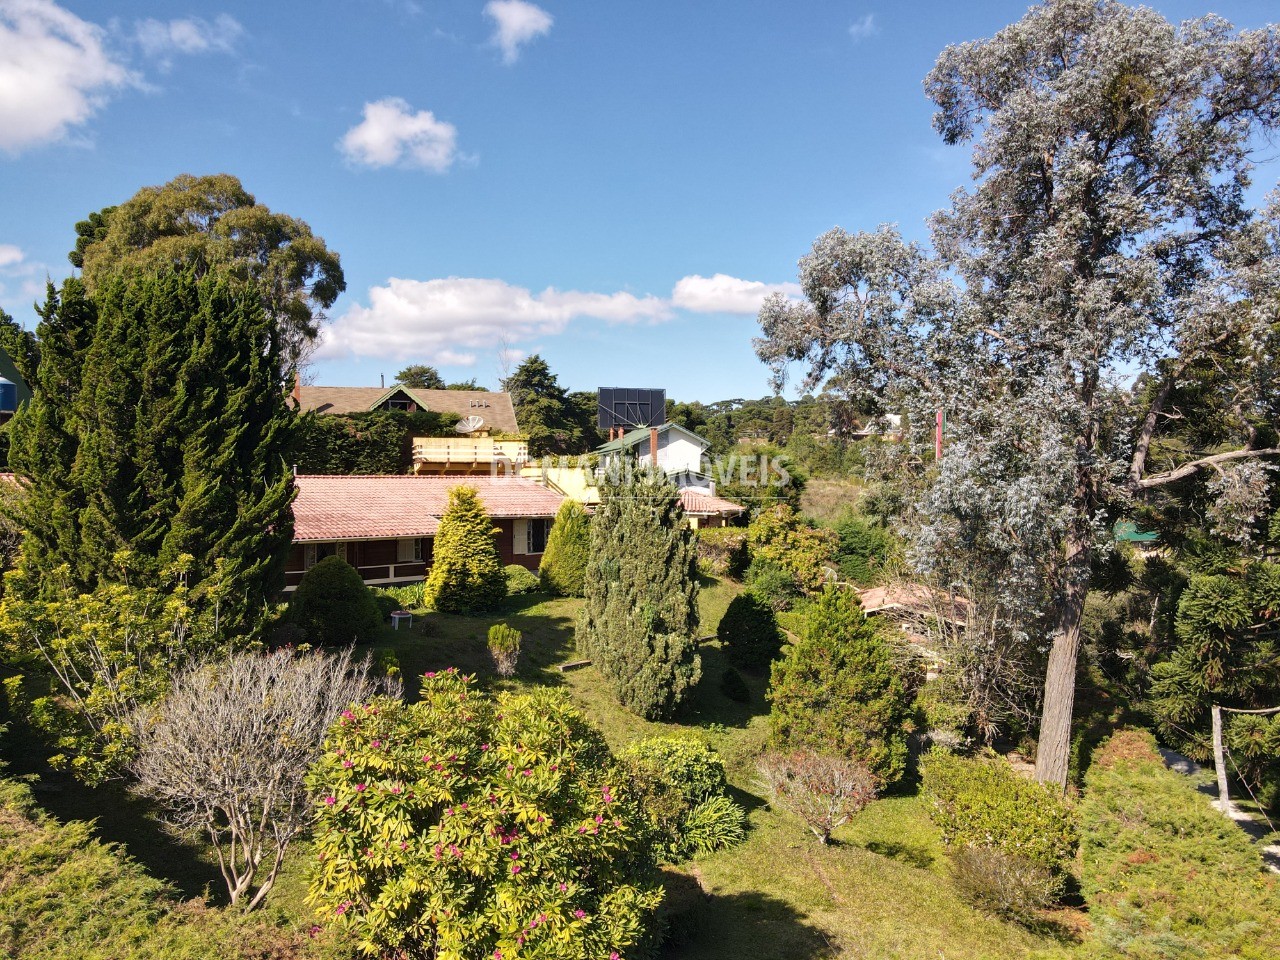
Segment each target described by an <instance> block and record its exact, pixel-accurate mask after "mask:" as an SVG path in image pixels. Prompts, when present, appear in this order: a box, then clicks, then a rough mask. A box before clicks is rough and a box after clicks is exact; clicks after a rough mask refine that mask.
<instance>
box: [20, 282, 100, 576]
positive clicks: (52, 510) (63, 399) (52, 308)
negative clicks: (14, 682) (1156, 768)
mask: <svg viewBox="0 0 1280 960" xmlns="http://www.w3.org/2000/svg"><path fill="white" fill-rule="evenodd" d="M39 314H40V322H39V324H38V325H37V327H36V338H35V343H32V342H30V340H25V338H20V336H19V335H18V334H17V333H15V330H16V324H13V325H12V328H11V329H7V330H6V333H7V334H12V336H7V337H6V343H5V346H6V347H9V346H10V345H11V344H12V345H15V346H17V345H21V346H23V349H21V350H19V351H17V352H11V354H10V355H11V356H12V357H13V360H14V363H15V364H16V365H17V366H18V369H19V371H20V372H21V373H22V375H23V377H24V378H25V379H26V380H27V384H28V386H30V387H31V394H32V395H31V400H30V402H28V403H26V404H25V405H24V406H23V407H22V409H21V410H19V411H18V413H17V414H16V415H15V416H14V418H13V420H12V421H10V427H9V466H10V469H12V470H13V471H14V473H16V474H17V475H18V476H19V477H20V478H22V479H23V480H24V481H25V482H26V484H27V496H26V498H25V500H24V501H23V502H22V507H21V514H20V516H17V517H15V518H14V519H16V520H17V521H18V522H19V524H20V525H21V526H22V528H23V529H24V530H25V531H26V536H25V538H24V539H23V549H22V560H21V565H22V567H23V568H24V569H26V570H27V571H28V572H29V573H30V574H33V575H34V579H36V580H37V581H38V582H49V581H50V580H51V578H52V574H53V572H54V571H55V570H57V569H58V568H59V567H62V566H64V565H65V566H67V567H68V568H69V569H70V571H71V576H72V579H73V581H75V582H78V583H83V582H84V581H85V580H86V579H87V571H86V569H85V565H84V555H83V552H82V551H81V549H80V515H81V512H82V511H83V509H84V493H83V491H82V490H81V488H80V487H79V485H78V484H75V483H73V482H72V480H71V472H72V467H73V465H74V463H75V460H76V455H77V453H78V452H79V449H80V429H79V424H78V422H77V420H76V411H75V410H74V404H75V399H76V397H77V396H78V395H79V393H80V383H81V375H82V372H83V368H84V356H85V353H86V352H87V350H88V347H89V342H90V340H91V338H92V336H93V330H94V327H95V326H96V324H97V318H98V313H97V309H96V307H95V306H94V305H93V303H92V302H91V301H90V300H89V298H88V296H87V295H86V294H85V289H84V285H83V284H82V283H81V282H80V281H79V280H78V279H76V278H74V277H72V278H70V279H68V280H66V281H64V282H63V284H62V288H61V290H58V289H55V288H54V286H53V284H49V285H48V288H47V293H46V296H45V303H44V305H43V306H42V307H40V308H39Z"/></svg>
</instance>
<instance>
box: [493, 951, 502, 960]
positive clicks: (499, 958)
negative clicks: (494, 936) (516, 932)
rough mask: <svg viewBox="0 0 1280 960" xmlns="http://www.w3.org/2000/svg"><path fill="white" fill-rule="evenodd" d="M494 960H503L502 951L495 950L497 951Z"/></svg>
mask: <svg viewBox="0 0 1280 960" xmlns="http://www.w3.org/2000/svg"><path fill="white" fill-rule="evenodd" d="M493 960H502V951H501V950H495V951H493Z"/></svg>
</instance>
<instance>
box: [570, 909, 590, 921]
mask: <svg viewBox="0 0 1280 960" xmlns="http://www.w3.org/2000/svg"><path fill="white" fill-rule="evenodd" d="M573 915H574V916H575V917H577V918H578V919H579V920H581V919H582V918H583V917H585V916H586V915H587V913H586V911H585V910H583V909H582V908H578V909H577V910H575V911H573Z"/></svg>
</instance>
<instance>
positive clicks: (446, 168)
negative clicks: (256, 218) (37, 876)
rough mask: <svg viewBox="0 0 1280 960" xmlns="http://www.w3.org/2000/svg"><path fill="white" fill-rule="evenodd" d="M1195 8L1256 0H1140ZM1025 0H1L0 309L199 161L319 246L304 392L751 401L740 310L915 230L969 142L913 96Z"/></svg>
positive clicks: (1222, 9) (760, 372)
mask: <svg viewBox="0 0 1280 960" xmlns="http://www.w3.org/2000/svg"><path fill="white" fill-rule="evenodd" d="M1209 3H1212V4H1213V6H1212V9H1213V10H1214V11H1215V12H1218V13H1220V14H1222V15H1224V16H1226V17H1228V18H1229V19H1231V20H1232V21H1233V22H1234V23H1235V24H1236V25H1237V26H1238V27H1241V28H1245V27H1256V26H1260V25H1261V24H1262V23H1264V22H1265V21H1266V20H1267V19H1268V18H1269V16H1270V17H1275V16H1276V13H1277V11H1276V7H1275V4H1274V2H1272V0H1267V2H1256V0H1255V2H1245V0H1232V2H1217V0H1197V2H1184V0H1155V2H1154V4H1153V5H1154V6H1156V7H1157V8H1158V9H1160V10H1161V11H1162V12H1164V13H1165V14H1166V15H1167V16H1169V17H1170V18H1172V19H1182V18H1184V17H1189V16H1195V15H1199V14H1202V13H1205V12H1207V10H1208V9H1209V7H1207V6H1206V4H1209ZM1025 6H1026V4H1025V2H1017V0H1014V2H1006V0H983V2H980V3H955V2H923V0H917V2H912V3H893V4H889V3H872V4H863V3H858V2H841V3H837V2H825V0H812V2H808V0H801V2H792V3H783V2H781V0H774V2H766V0H698V2H690V0H647V2H641V0H636V2H601V0H572V2H570V0H538V3H537V4H536V5H535V3H532V2H526V0H491V2H486V0H309V2H308V3H306V4H303V3H263V2H261V0H259V2H255V3H238V2H227V3H219V2H217V0H207V2H205V3H194V2H189V3H182V2H161V0H151V2H113V3H101V2H98V3H92V2H70V0H64V2H61V3H54V2H52V0H0V306H3V307H4V308H5V309H6V310H7V311H8V312H9V313H11V314H13V315H14V316H15V317H18V318H19V319H20V320H22V321H23V322H25V323H28V324H30V323H32V322H33V321H34V314H33V312H32V309H31V303H32V301H33V299H34V298H35V297H36V296H38V295H40V294H41V292H42V290H43V285H44V280H45V277H46V276H51V277H53V278H54V279H55V280H57V279H60V278H61V277H63V276H65V275H66V274H67V273H68V272H69V271H70V269H71V268H70V266H69V265H68V264H67V262H66V251H67V250H68V249H70V247H71V246H72V243H73V236H74V231H73V225H74V224H75V222H76V221H77V220H79V219H82V218H83V217H84V216H85V215H86V214H87V213H89V212H90V211H92V210H96V209H99V208H101V207H103V206H106V205H108V204H112V203H118V202H120V201H122V200H124V199H127V198H128V197H129V196H130V195H132V194H133V193H134V192H135V191H136V190H137V189H138V188H139V187H141V186H144V185H149V184H158V183H163V182H165V181H167V180H169V179H171V178H172V177H174V176H176V175H177V174H179V173H194V174H202V173H218V172H227V173H233V174H235V175H236V176H238V177H240V178H241V180H242V181H243V182H244V184H245V186H246V188H247V189H248V190H250V191H251V192H252V193H254V194H255V195H256V196H257V198H258V200H259V201H260V202H262V203H265V204H267V205H268V206H270V207H272V208H273V209H277V210H281V211H284V212H286V213H289V214H292V215H294V216H297V217H301V218H302V219H304V220H306V221H307V222H309V223H310V224H311V226H312V228H313V229H314V230H315V231H316V232H317V233H318V234H320V235H321V236H323V237H324V238H325V240H326V241H327V242H328V244H329V246H330V247H331V248H333V249H335V250H337V251H338V252H339V253H340V254H341V256H342V263H343V267H344V269H345V272H346V277H347V285H348V286H347V292H346V293H345V294H344V295H343V296H342V297H341V298H340V299H339V300H338V302H337V303H336V304H335V305H334V307H333V309H332V310H331V311H330V323H329V324H328V325H327V326H326V329H325V334H324V342H323V345H322V346H321V349H320V353H319V360H318V363H317V368H316V371H315V373H316V380H317V382H319V383H327V384H341V385H360V384H363V385H376V384H377V383H378V382H379V376H380V375H382V374H385V375H386V376H387V377H388V380H390V378H391V377H392V376H393V375H394V373H395V372H396V371H397V370H398V369H400V367H401V366H403V365H404V364H405V363H408V362H426V363H432V364H435V365H437V366H439V367H441V368H442V370H443V371H444V372H445V374H446V376H449V377H456V378H470V377H473V376H474V377H476V378H478V379H479V380H480V381H481V382H482V383H486V384H488V385H490V386H496V383H497V378H498V376H499V375H500V372H501V370H502V366H503V363H504V362H507V363H510V362H512V361H513V360H515V359H518V358H519V357H520V356H523V355H526V354H528V353H530V352H535V351H537V352H540V353H542V354H543V355H544V356H545V357H546V358H547V359H548V361H549V362H550V363H551V365H552V369H553V370H555V371H556V372H557V373H559V374H560V376H561V380H562V382H564V383H565V384H566V385H568V386H569V387H571V388H573V389H592V388H595V387H597V386H602V385H605V386H609V385H619V386H661V387H666V388H667V390H668V394H669V395H671V396H675V397H678V398H681V399H701V400H715V399H721V398H724V397H734V396H738V397H750V396H762V395H764V394H765V393H767V385H766V371H765V370H764V368H763V367H762V366H761V364H760V363H759V362H758V361H757V360H756V359H755V357H754V355H753V353H752V351H751V338H752V337H753V336H754V335H755V334H756V332H757V330H756V324H755V311H756V308H757V306H758V304H759V302H760V300H761V298H762V297H763V296H764V295H765V294H767V293H768V292H770V291H772V290H782V291H783V292H794V290H795V287H794V279H795V262H796V260H797V258H798V257H800V256H801V255H803V254H804V252H805V251H806V250H807V249H808V246H809V244H810V243H811V242H812V240H813V239H814V238H815V237H816V236H817V235H818V234H820V233H822V232H823V231H825V230H827V229H829V228H831V227H832V226H836V225H839V226H842V227H845V228H846V229H850V230H855V229H869V228H873V227H875V226H876V225H877V224H879V223H882V222H896V223H898V224H900V225H901V227H902V229H903V231H904V232H905V233H907V234H908V235H909V236H913V237H920V238H922V237H923V236H924V220H925V218H926V217H927V216H928V214H929V213H930V212H931V211H933V210H934V209H936V208H938V207H940V206H942V205H943V204H944V203H945V202H946V198H947V195H948V194H949V193H950V192H951V191H952V190H953V189H954V188H955V187H957V186H959V185H960V184H961V183H963V182H964V180H965V179H966V177H967V175H968V151H967V150H965V149H963V148H947V147H944V146H943V145H942V143H941V141H939V140H938V138H937V137H936V135H934V134H933V132H932V130H931V128H930V125H929V118H930V113H931V110H930V105H929V103H928V102H927V101H926V100H925V98H924V96H923V94H922V92H921V81H922V79H923V77H924V75H925V73H926V72H927V71H928V69H929V67H930V65H931V64H932V63H933V61H934V59H935V57H936V56H937V54H938V51H939V50H941V49H942V47H944V46H945V45H946V44H948V43H955V42H960V41H964V40H969V39H974V38H978V37H984V36H988V35H990V34H991V33H992V32H994V31H995V30H996V29H998V28H999V27H1000V26H1002V25H1004V24H1006V23H1009V22H1011V21H1013V20H1016V19H1017V18H1018V16H1020V14H1021V12H1022V11H1023V10H1024V9H1025ZM1275 152H1276V151H1273V154H1274V153H1275ZM1278 167H1280V165H1278V164H1277V163H1275V162H1274V161H1273V162H1271V163H1269V164H1268V166H1267V167H1266V169H1265V170H1264V171H1262V175H1261V177H1260V180H1261V181H1262V183H1261V186H1260V188H1259V195H1260V193H1261V190H1262V188H1263V187H1266V186H1274V184H1275V182H1276V180H1277V176H1280V174H1278V173H1277V170H1278Z"/></svg>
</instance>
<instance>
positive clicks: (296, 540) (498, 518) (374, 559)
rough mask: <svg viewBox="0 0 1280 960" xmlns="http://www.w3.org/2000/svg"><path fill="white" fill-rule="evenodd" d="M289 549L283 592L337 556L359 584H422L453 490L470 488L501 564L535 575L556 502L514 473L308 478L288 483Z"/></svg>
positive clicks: (541, 488)
mask: <svg viewBox="0 0 1280 960" xmlns="http://www.w3.org/2000/svg"><path fill="white" fill-rule="evenodd" d="M295 482H296V484H297V488H298V495H297V497H296V498H295V499H294V502H293V546H292V548H291V549H290V551H289V556H288V559H287V561H286V563H285V590H286V591H289V590H292V589H293V588H294V587H296V586H297V585H298V583H299V582H300V581H301V580H302V575H303V574H304V573H306V572H307V571H308V570H310V569H311V568H312V567H313V566H315V565H316V564H317V563H318V562H319V561H320V560H323V559H324V558H325V557H329V556H333V555H335V554H336V555H337V556H340V557H342V558H343V559H344V560H346V561H347V563H349V564H351V565H352V566H353V567H355V568H356V570H358V571H359V572H360V576H361V577H362V578H363V579H364V581H365V583H368V584H370V585H379V586H385V585H389V584H397V583H412V582H414V581H417V580H421V579H423V578H424V577H425V576H426V574H427V571H428V570H429V569H430V568H431V557H432V548H433V544H434V540H435V535H436V533H437V532H438V531H439V529H440V518H441V517H442V516H443V515H444V511H445V507H446V506H447V505H448V502H449V491H450V490H451V489H453V488H454V487H456V486H468V487H472V488H474V489H475V490H476V491H477V492H478V493H479V495H480V499H481V501H482V502H483V503H484V506H485V509H486V510H488V511H489V516H490V517H492V518H493V521H494V527H495V530H494V540H495V541H496V543H497V545H498V553H499V554H500V555H501V557H502V562H503V564H513V563H516V564H520V565H522V566H525V567H528V568H529V569H531V570H536V569H537V567H538V564H539V563H540V562H541V560H542V554H543V551H545V550H546V546H547V537H548V535H549V534H550V532H551V524H552V521H553V520H554V519H555V515H556V511H557V510H559V509H560V504H561V503H563V502H564V497H563V496H561V495H560V494H559V493H557V492H555V491H554V490H551V489H549V488H547V487H545V486H543V485H542V484H539V483H536V482H534V481H533V480H528V479H525V478H522V477H516V476H498V477H491V476H474V477H466V478H463V477H456V476H416V475H412V474H410V475H405V476H394V475H380V476H313V475H303V476H299V477H297V478H296V480H295Z"/></svg>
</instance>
